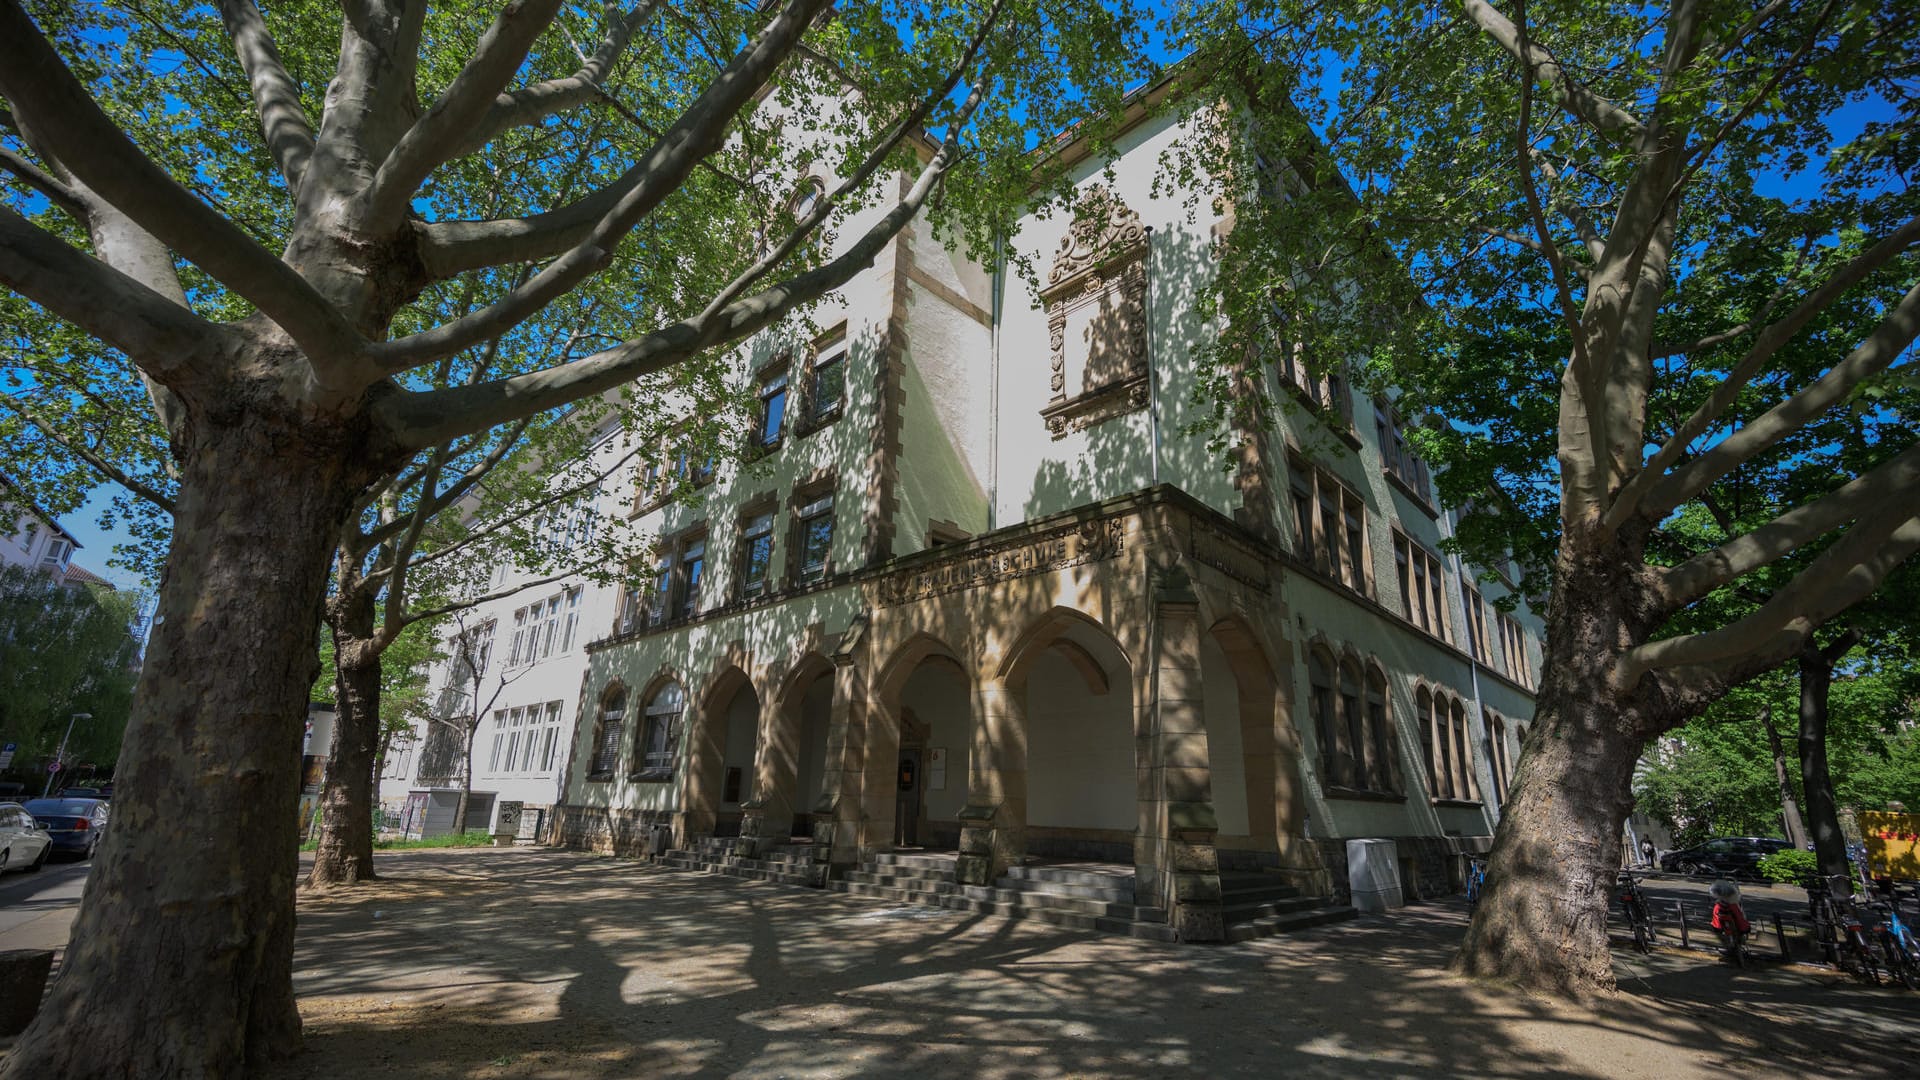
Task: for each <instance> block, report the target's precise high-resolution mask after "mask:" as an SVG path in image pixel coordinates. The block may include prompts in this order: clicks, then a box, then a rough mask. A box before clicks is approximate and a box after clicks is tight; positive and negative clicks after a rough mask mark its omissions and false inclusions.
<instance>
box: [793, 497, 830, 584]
mask: <svg viewBox="0 0 1920 1080" xmlns="http://www.w3.org/2000/svg"><path fill="white" fill-rule="evenodd" d="M795 519H796V524H797V526H798V532H799V539H800V542H799V545H798V552H799V559H798V572H797V575H796V576H797V577H798V578H799V580H800V581H802V582H814V581H819V580H820V579H821V578H824V577H826V576H827V562H828V555H829V554H830V552H831V549H832V547H833V492H832V491H828V492H826V493H825V494H823V495H820V496H819V497H817V498H815V499H813V500H811V501H809V502H807V503H805V504H803V505H802V506H801V507H800V510H799V512H798V514H796V515H795Z"/></svg>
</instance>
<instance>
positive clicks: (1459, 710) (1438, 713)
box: [1413, 686, 1480, 803]
mask: <svg viewBox="0 0 1920 1080" xmlns="http://www.w3.org/2000/svg"><path fill="white" fill-rule="evenodd" d="M1413 702H1414V718H1415V721H1416V722H1417V723H1418V724H1419V725H1420V749H1421V751H1422V753H1423V754H1424V756H1425V757H1426V765H1427V794H1428V796H1429V797H1430V798H1432V799H1433V800H1434V801H1436V802H1459V803H1470V802H1477V801H1479V798H1480V796H1479V787H1478V784H1477V783H1476V782H1475V779H1474V776H1473V739H1472V735H1471V733H1470V732H1469V730H1468V727H1469V724H1468V718H1467V707H1466V705H1465V704H1464V703H1462V702H1461V700H1460V698H1459V697H1457V696H1456V695H1454V694H1451V693H1448V692H1447V691H1445V690H1440V691H1434V690H1430V689H1428V688H1427V687H1425V686H1422V687H1420V688H1419V689H1418V690H1417V691H1415V693H1414V697H1413Z"/></svg>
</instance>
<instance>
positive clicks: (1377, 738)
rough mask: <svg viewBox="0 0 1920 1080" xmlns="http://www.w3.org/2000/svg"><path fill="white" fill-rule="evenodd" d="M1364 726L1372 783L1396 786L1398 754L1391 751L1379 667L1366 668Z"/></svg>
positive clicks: (1394, 788) (1380, 786)
mask: <svg viewBox="0 0 1920 1080" xmlns="http://www.w3.org/2000/svg"><path fill="white" fill-rule="evenodd" d="M1367 728H1368V733H1369V734H1370V735H1371V736H1372V742H1371V743H1370V744H1369V745H1371V746H1372V747H1373V762H1374V765H1373V775H1374V787H1375V788H1377V789H1378V790H1380V791H1389V792H1398V791H1399V790H1400V755H1399V754H1396V753H1394V741H1395V740H1394V737H1393V725H1392V723H1391V721H1390V720H1389V717H1388V713H1387V677H1386V675H1385V674H1383V673H1382V672H1381V671H1380V669H1379V668H1377V667H1372V666H1369V667H1368V668H1367Z"/></svg>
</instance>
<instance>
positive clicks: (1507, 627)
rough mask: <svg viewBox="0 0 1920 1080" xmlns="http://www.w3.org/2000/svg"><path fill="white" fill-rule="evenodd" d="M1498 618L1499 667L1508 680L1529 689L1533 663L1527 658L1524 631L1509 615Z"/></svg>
mask: <svg viewBox="0 0 1920 1080" xmlns="http://www.w3.org/2000/svg"><path fill="white" fill-rule="evenodd" d="M1499 618H1500V653H1501V661H1502V663H1501V666H1502V668H1503V669H1504V670H1505V671H1506V673H1507V677H1508V678H1510V679H1512V680H1513V681H1514V682H1517V683H1519V684H1520V685H1522V686H1525V687H1527V688H1529V689H1531V688H1532V687H1533V661H1532V659H1531V658H1530V657H1528V656H1527V635H1526V631H1524V630H1522V629H1521V628H1520V623H1519V621H1518V620H1516V619H1514V618H1513V617H1512V616H1511V615H1508V614H1506V613H1504V612H1502V613H1501V614H1500V617H1499Z"/></svg>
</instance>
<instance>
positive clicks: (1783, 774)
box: [1760, 705, 1807, 848]
mask: <svg viewBox="0 0 1920 1080" xmlns="http://www.w3.org/2000/svg"><path fill="white" fill-rule="evenodd" d="M1760 721H1761V723H1764V724H1766V725H1767V744H1768V745H1769V746H1771V747H1772V748H1773V778H1774V781H1775V782H1776V783H1778V784H1779V785H1780V818H1781V820H1782V821H1783V822H1785V824H1786V826H1787V842H1788V843H1790V844H1792V845H1793V846H1794V847H1797V848H1804V847H1806V846H1807V824H1806V822H1804V821H1802V820H1801V819H1800V803H1799V801H1798V800H1796V799H1795V798H1794V797H1793V780H1792V778H1790V777H1789V776H1788V775H1787V752H1786V750H1784V749H1783V748H1782V747H1781V746H1780V729H1779V728H1778V727H1777V726H1775V725H1774V722H1773V706H1772V705H1762V706H1760Z"/></svg>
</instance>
